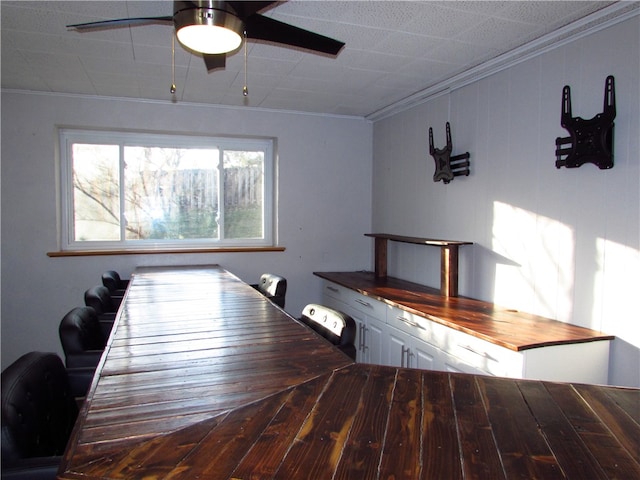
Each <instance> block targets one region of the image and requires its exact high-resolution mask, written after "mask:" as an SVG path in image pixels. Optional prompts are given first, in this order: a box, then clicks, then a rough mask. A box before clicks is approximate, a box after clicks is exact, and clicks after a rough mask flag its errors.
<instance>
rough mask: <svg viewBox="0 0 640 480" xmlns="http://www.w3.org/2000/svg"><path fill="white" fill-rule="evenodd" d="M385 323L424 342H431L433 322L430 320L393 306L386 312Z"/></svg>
mask: <svg viewBox="0 0 640 480" xmlns="http://www.w3.org/2000/svg"><path fill="white" fill-rule="evenodd" d="M387 323H388V324H389V325H391V326H392V327H395V328H397V329H398V330H402V331H403V332H405V333H408V334H409V335H411V336H413V337H416V338H418V339H420V340H423V341H425V342H429V343H431V342H432V336H433V328H434V324H433V322H432V321H431V320H428V319H426V318H425V317H421V316H419V315H414V314H413V313H410V312H407V311H405V310H401V309H399V308H396V307H393V308H391V309H389V311H388V313H387Z"/></svg>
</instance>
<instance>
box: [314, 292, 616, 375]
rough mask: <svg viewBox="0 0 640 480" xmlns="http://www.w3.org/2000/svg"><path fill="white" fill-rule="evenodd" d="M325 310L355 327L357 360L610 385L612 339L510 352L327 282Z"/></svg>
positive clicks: (400, 365)
mask: <svg viewBox="0 0 640 480" xmlns="http://www.w3.org/2000/svg"><path fill="white" fill-rule="evenodd" d="M323 282H324V284H323V288H324V290H323V301H324V303H325V304H326V305H327V306H330V307H333V308H335V309H337V310H341V311H343V312H344V313H346V314H347V315H350V316H351V317H353V319H354V320H355V322H356V324H357V333H356V348H357V357H356V360H357V361H358V362H366V363H375V364H380V365H391V366H397V367H409V368H421V369H429V370H441V371H449V372H464V373H474V374H482V375H494V376H500V377H510V378H530V379H539V380H548V381H562V382H580V383H596V384H606V383H607V375H608V358H609V343H610V342H609V341H608V340H606V341H590V342H577V343H563V344H558V345H545V346H540V347H536V348H527V349H523V350H521V351H516V350H511V349H509V348H506V347H503V346H501V345H499V344H497V343H493V342H491V341H489V340H486V339H483V338H479V336H474V335H471V334H468V333H466V332H463V331H460V330H457V329H455V328H452V327H449V326H447V325H443V324H442V323H439V322H438V321H434V320H431V319H430V318H428V315H427V314H425V315H417V314H414V313H411V312H408V311H406V310H404V309H402V308H399V307H398V306H392V305H390V304H387V303H385V302H383V301H380V300H377V299H375V298H372V297H370V296H368V295H365V294H362V293H360V292H358V291H355V290H351V289H349V288H346V287H343V286H341V285H337V284H335V283H334V282H331V281H328V280H323Z"/></svg>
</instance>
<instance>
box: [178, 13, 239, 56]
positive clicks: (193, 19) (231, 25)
mask: <svg viewBox="0 0 640 480" xmlns="http://www.w3.org/2000/svg"><path fill="white" fill-rule="evenodd" d="M173 22H174V25H175V29H176V34H177V37H178V40H179V41H180V43H182V44H183V45H184V46H186V47H187V48H189V49H191V50H195V51H198V52H202V53H206V54H220V53H226V52H229V51H232V50H235V49H236V48H238V47H239V46H240V44H241V43H242V36H243V35H242V33H243V30H244V28H243V22H242V20H241V19H240V18H239V17H238V16H237V15H236V13H235V12H234V11H233V9H232V8H231V7H230V6H229V5H227V4H226V2H219V1H207V2H174V15H173ZM213 35H215V38H214V37H213Z"/></svg>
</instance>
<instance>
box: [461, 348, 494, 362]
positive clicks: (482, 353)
mask: <svg viewBox="0 0 640 480" xmlns="http://www.w3.org/2000/svg"><path fill="white" fill-rule="evenodd" d="M460 348H464V349H465V350H468V351H469V352H471V353H475V354H476V355H478V356H480V357H483V358H488V359H489V360H494V361H497V360H496V359H495V358H494V357H492V356H491V355H489V354H488V353H487V352H479V351H478V350H476V349H475V348H473V347H470V346H469V345H460Z"/></svg>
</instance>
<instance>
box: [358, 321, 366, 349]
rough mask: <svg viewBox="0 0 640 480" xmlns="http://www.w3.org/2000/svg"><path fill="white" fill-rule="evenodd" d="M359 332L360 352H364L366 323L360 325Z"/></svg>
mask: <svg viewBox="0 0 640 480" xmlns="http://www.w3.org/2000/svg"><path fill="white" fill-rule="evenodd" d="M358 330H359V333H360V335H359V339H358V350H360V351H361V352H362V351H364V332H365V328H364V323H361V324H360V325H358Z"/></svg>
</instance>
